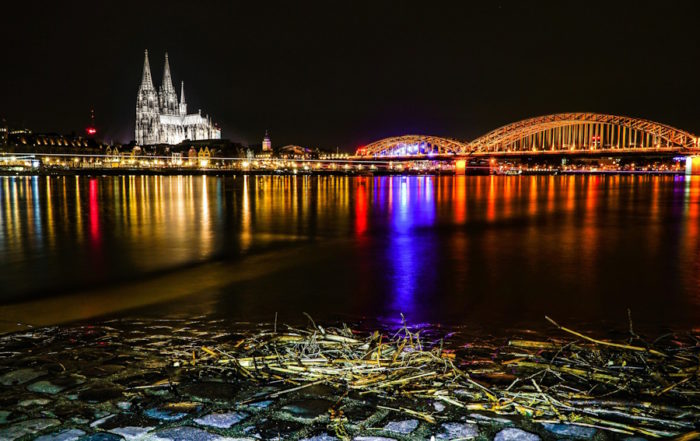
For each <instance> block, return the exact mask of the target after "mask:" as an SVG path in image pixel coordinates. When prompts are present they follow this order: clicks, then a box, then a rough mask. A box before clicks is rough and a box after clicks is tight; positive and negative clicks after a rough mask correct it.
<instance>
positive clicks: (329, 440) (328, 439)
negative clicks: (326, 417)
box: [299, 433, 339, 441]
mask: <svg viewBox="0 0 700 441" xmlns="http://www.w3.org/2000/svg"><path fill="white" fill-rule="evenodd" d="M299 441H339V440H338V438H336V437H334V436H330V435H329V434H327V433H322V434H320V435H314V436H312V437H311V438H303V439H301V440H299Z"/></svg>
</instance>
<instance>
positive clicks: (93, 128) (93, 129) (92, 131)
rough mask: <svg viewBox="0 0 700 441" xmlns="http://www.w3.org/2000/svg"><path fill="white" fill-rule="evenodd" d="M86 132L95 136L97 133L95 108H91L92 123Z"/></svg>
mask: <svg viewBox="0 0 700 441" xmlns="http://www.w3.org/2000/svg"><path fill="white" fill-rule="evenodd" d="M85 133H87V135H88V136H90V137H93V136H95V135H96V134H97V126H96V125H95V109H90V124H88V126H87V127H86V128H85Z"/></svg>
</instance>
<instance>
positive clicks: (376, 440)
mask: <svg viewBox="0 0 700 441" xmlns="http://www.w3.org/2000/svg"><path fill="white" fill-rule="evenodd" d="M353 441H396V440H395V439H394V438H386V437H383V436H357V437H355V438H353Z"/></svg>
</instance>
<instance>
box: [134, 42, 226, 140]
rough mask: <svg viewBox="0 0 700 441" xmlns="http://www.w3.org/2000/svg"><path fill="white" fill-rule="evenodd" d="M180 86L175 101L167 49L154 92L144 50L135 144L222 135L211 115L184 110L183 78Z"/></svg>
mask: <svg viewBox="0 0 700 441" xmlns="http://www.w3.org/2000/svg"><path fill="white" fill-rule="evenodd" d="M180 87H181V89H180V100H179V102H178V99H177V93H176V92H175V88H174V87H173V80H172V78H171V76H170V64H169V63H168V54H167V53H166V54H165V70H164V71H163V84H162V85H161V87H160V89H159V90H158V92H156V89H155V87H153V79H152V78H151V67H150V65H149V63H148V51H146V55H145V60H144V62H143V78H142V79H141V86H140V87H139V93H138V95H137V97H136V143H137V144H139V145H150V144H179V143H180V142H182V141H184V140H186V139H189V140H192V141H195V140H199V139H220V138H221V130H220V129H219V128H218V127H216V125H215V124H213V123H212V122H211V118H208V117H204V116H202V113H201V111H199V112H198V113H193V114H191V115H188V114H187V103H186V102H185V84H184V82H183V83H181V86H180Z"/></svg>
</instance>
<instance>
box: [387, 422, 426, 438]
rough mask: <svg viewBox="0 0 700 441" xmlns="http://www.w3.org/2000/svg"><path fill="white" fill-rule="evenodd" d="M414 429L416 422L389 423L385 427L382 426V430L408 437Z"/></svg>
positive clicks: (416, 425)
mask: <svg viewBox="0 0 700 441" xmlns="http://www.w3.org/2000/svg"><path fill="white" fill-rule="evenodd" d="M416 427H418V420H404V421H391V422H389V423H388V424H387V425H386V426H384V430H386V431H387V432H394V433H400V434H402V435H408V434H409V433H411V432H413V431H414V430H416Z"/></svg>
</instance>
